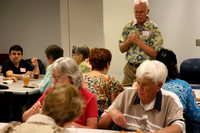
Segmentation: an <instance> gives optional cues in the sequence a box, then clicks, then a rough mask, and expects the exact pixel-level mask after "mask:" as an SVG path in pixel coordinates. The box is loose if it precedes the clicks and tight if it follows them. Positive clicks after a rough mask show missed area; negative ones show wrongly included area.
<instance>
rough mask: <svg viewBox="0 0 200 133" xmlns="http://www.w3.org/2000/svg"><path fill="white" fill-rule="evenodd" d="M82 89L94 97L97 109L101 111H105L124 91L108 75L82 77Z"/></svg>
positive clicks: (116, 81)
mask: <svg viewBox="0 0 200 133" xmlns="http://www.w3.org/2000/svg"><path fill="white" fill-rule="evenodd" d="M83 88H85V89H87V90H89V91H91V92H92V93H93V94H94V95H95V96H96V99H97V103H98V108H100V109H101V110H105V109H107V108H108V107H109V106H110V105H111V104H112V102H113V101H114V100H115V98H116V97H117V96H118V95H119V93H120V92H122V91H123V90H124V88H123V87H122V85H121V84H120V83H119V81H118V80H116V79H115V78H114V77H113V76H110V75H99V76H88V75H84V80H83Z"/></svg>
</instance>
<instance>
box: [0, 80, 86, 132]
mask: <svg viewBox="0 0 200 133" xmlns="http://www.w3.org/2000/svg"><path fill="white" fill-rule="evenodd" d="M83 106H84V104H83V101H82V97H81V94H80V92H79V90H78V89H77V88H76V87H75V86H73V85H71V84H69V83H58V84H56V85H55V86H54V87H53V89H51V90H50V91H49V92H47V93H46V95H45V99H44V105H43V108H42V112H41V113H40V114H35V115H32V116H31V117H29V118H28V120H27V121H26V122H25V123H14V124H9V125H7V126H5V127H4V128H2V129H1V130H0V133H8V132H9V133H47V132H48V133H57V132H59V133H68V131H67V130H66V129H64V128H62V127H61V126H63V124H64V123H66V122H67V123H71V122H72V121H74V120H75V119H76V118H77V117H78V116H79V115H80V114H81V113H82V112H83V110H82V108H83ZM69 125H70V124H69Z"/></svg>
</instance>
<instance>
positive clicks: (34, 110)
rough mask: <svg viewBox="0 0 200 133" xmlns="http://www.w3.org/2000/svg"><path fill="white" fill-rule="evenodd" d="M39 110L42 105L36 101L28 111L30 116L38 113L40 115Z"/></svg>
mask: <svg viewBox="0 0 200 133" xmlns="http://www.w3.org/2000/svg"><path fill="white" fill-rule="evenodd" d="M41 108H42V104H41V102H40V101H38V102H36V103H35V104H34V105H33V106H32V107H31V110H30V111H31V113H32V114H38V113H40V111H41Z"/></svg>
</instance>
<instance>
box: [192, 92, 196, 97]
mask: <svg viewBox="0 0 200 133" xmlns="http://www.w3.org/2000/svg"><path fill="white" fill-rule="evenodd" d="M192 92H193V94H194V98H195V99H196V98H197V97H196V94H195V91H192Z"/></svg>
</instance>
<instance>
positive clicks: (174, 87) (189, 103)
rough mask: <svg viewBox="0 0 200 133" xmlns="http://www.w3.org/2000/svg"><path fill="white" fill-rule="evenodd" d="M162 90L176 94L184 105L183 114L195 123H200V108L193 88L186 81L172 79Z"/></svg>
mask: <svg viewBox="0 0 200 133" xmlns="http://www.w3.org/2000/svg"><path fill="white" fill-rule="evenodd" d="M162 88H163V89H165V90H168V91H171V92H174V93H175V94H176V95H177V96H178V97H179V98H180V101H181V103H182V104H183V108H184V110H183V112H184V113H186V114H187V115H188V116H189V117H190V119H191V120H192V121H193V122H200V108H199V107H198V105H197V103H196V100H195V98H194V94H193V92H192V88H191V86H190V85H189V84H188V83H187V82H186V81H184V80H180V79H170V80H168V81H167V82H166V83H165V84H164V85H163V86H162Z"/></svg>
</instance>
